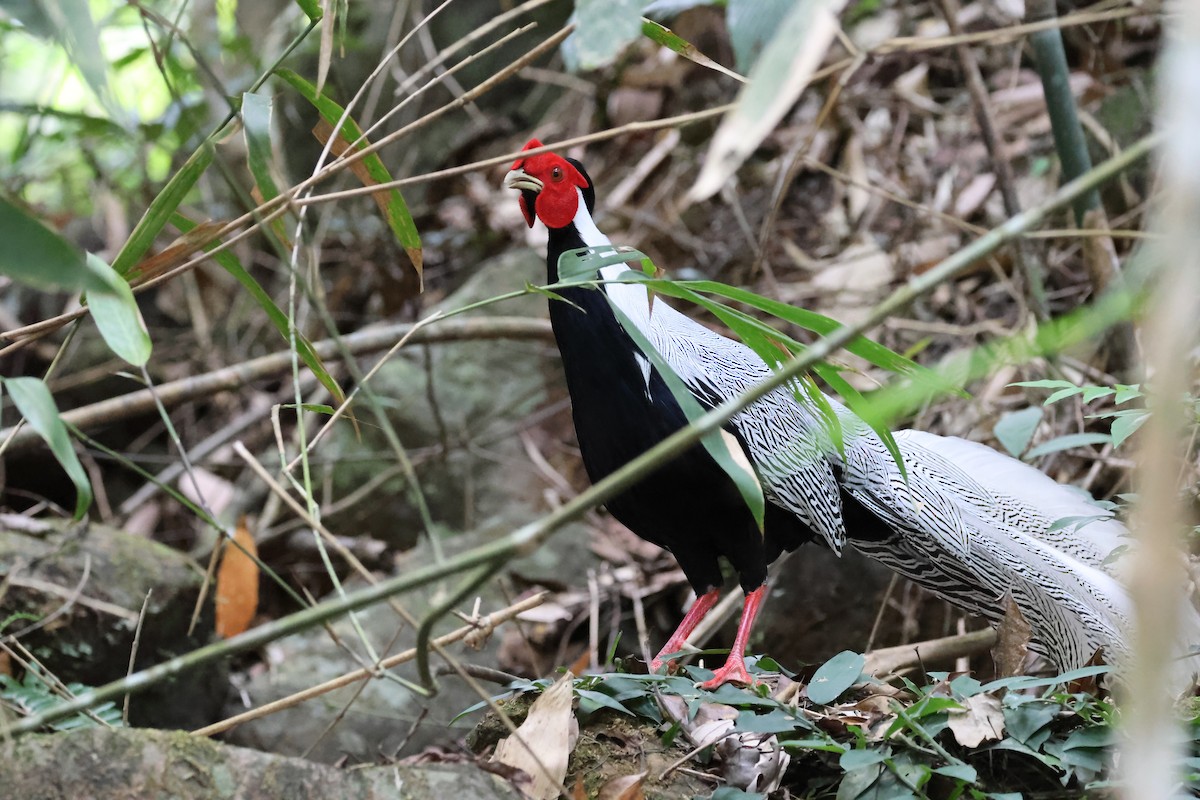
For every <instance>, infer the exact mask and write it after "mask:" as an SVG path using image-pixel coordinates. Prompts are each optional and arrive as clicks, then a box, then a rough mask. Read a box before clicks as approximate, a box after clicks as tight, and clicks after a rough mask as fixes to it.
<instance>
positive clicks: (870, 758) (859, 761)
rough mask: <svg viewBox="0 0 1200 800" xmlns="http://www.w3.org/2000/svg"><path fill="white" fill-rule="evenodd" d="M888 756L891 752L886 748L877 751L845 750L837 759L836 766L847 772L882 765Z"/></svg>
mask: <svg viewBox="0 0 1200 800" xmlns="http://www.w3.org/2000/svg"><path fill="white" fill-rule="evenodd" d="M890 755H891V751H890V750H889V749H888V748H886V747H885V748H880V749H878V750H876V749H868V750H847V751H846V752H844V753H842V757H841V758H839V759H838V766H839V767H841V768H842V769H843V770H845V771H846V772H849V771H850V770H854V769H861V768H863V767H869V766H872V765H873V764H882V763H883V761H884V759H885V758H887V757H888V756H890Z"/></svg>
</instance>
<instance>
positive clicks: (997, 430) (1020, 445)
mask: <svg viewBox="0 0 1200 800" xmlns="http://www.w3.org/2000/svg"><path fill="white" fill-rule="evenodd" d="M1044 413H1045V412H1043V411H1042V408H1041V407H1040V406H1030V407H1028V408H1022V409H1021V410H1020V411H1009V412H1007V413H1006V414H1004V415H1003V416H1001V417H1000V419H999V420H997V421H996V426H995V427H994V428H992V433H994V434H995V435H996V439H997V441H999V442H1000V444H1001V445H1003V446H1004V449H1005V450H1007V451H1008V452H1009V455H1011V456H1013V457H1014V458H1020V457H1021V453H1024V452H1025V448H1027V447H1029V443H1030V442H1031V441H1032V440H1033V433H1034V431H1036V430H1037V426H1038V425H1040V424H1041V422H1042V415H1043V414H1044Z"/></svg>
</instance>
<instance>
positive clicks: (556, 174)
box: [550, 167, 563, 183]
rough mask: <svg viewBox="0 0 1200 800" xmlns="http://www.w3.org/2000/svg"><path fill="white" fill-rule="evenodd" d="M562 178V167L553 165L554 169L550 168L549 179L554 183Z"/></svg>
mask: <svg viewBox="0 0 1200 800" xmlns="http://www.w3.org/2000/svg"><path fill="white" fill-rule="evenodd" d="M562 179H563V168H562V167H555V168H554V169H552V170H550V180H552V181H554V182H555V183H558V182H559V181H561V180H562Z"/></svg>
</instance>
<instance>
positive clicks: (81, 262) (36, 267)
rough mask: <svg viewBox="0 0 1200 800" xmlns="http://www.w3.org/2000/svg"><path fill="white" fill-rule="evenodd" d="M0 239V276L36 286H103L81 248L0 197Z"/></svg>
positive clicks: (48, 288)
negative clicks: (93, 272)
mask: <svg viewBox="0 0 1200 800" xmlns="http://www.w3.org/2000/svg"><path fill="white" fill-rule="evenodd" d="M0 241H3V242H4V246H3V247H0V275H7V276H8V277H10V278H12V279H13V280H15V281H17V282H18V283H24V284H27V285H29V286H32V287H34V288H35V289H43V290H54V289H70V290H80V289H99V288H104V284H103V283H102V282H101V281H98V280H97V279H96V276H95V275H93V274H92V273H91V272H90V271H89V270H88V268H87V260H86V259H85V257H84V254H83V253H82V252H81V251H80V250H77V249H76V248H75V247H74V246H72V245H71V244H70V243H69V242H68V241H67V240H66V239H64V238H62V237H61V236H59V235H58V234H57V233H55V232H54V231H52V230H50V229H49V228H47V227H46V226H45V225H43V224H42V223H41V222H39V221H38V220H36V219H34V218H33V217H31V216H29V214H26V213H25V211H24V210H22V209H21V208H19V207H18V206H16V205H13V204H12V203H10V202H9V201H8V200H6V199H5V198H3V197H0Z"/></svg>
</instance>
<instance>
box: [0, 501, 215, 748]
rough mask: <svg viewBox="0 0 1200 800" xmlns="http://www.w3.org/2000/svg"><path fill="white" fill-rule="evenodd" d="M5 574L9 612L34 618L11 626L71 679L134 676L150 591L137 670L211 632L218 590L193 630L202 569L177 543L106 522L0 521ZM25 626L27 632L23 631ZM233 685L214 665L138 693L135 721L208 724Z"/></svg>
mask: <svg viewBox="0 0 1200 800" xmlns="http://www.w3.org/2000/svg"><path fill="white" fill-rule="evenodd" d="M85 576H86V580H85ZM5 580H7V581H8V585H7V587H6V588H7V591H5V592H3V593H0V620H7V619H10V617H11V616H12V615H13V614H26V615H29V616H30V617H31V620H29V621H25V620H20V619H18V620H14V621H12V622H10V624H9V625H8V626H7V628H6V630H5V633H6V634H9V635H12V634H18V639H19V641H20V642H21V644H22V645H23V646H25V647H26V648H28V649H29V650H30V652H32V653H33V655H34V656H35V657H37V659H38V660H39V661H41V663H42V664H43V665H44V666H45V667H46V668H47V669H48V670H49V671H50V672H52V673H53V674H54V675H56V676H57V677H58V678H59V679H61V680H63V681H67V682H73V681H74V682H79V683H82V684H85V685H87V686H99V685H101V684H104V683H108V682H109V681H112V680H116V679H118V678H121V677H123V676H124V675H125V674H126V672H127V671H128V669H129V654H130V648H131V647H132V644H133V638H134V628H135V627H136V621H137V616H138V613H139V612H140V610H141V608H142V602H143V601H144V600H145V599H146V595H147V594H149V595H150V599H149V602H148V604H147V606H146V618H145V621H144V623H143V626H142V636H141V642H140V644H139V646H138V652H137V660H136V663H135V668H136V669H143V668H145V667H148V666H150V665H152V664H157V663H159V662H161V661H165V660H166V659H169V658H171V657H173V656H176V655H179V654H181V653H186V652H189V651H191V650H194V649H196V648H197V647H200V646H202V645H204V644H207V643H208V641H209V640H210V639H211V638H212V630H213V608H212V601H211V593H210V595H209V598H210V599H209V601H208V602H207V603H206V604H205V606H204V609H203V613H202V614H201V616H200V619H199V620H198V621H197V624H196V628H195V633H194V634H193V635H191V636H189V635H188V633H187V631H188V626H189V623H190V621H191V616H192V610H193V608H194V606H195V603H196V597H197V595H198V593H199V590H200V584H201V582H202V580H203V573H202V572H201V571H200V569H199V568H198V567H196V566H195V564H193V563H192V561H191V560H190V559H188V557H187V556H186V555H184V554H182V553H180V552H178V551H177V550H172V549H171V548H169V547H166V546H164V545H161V544H158V543H157V542H152V541H150V540H148V539H144V538H142V537H138V536H131V535H129V534H127V533H124V532H122V531H119V530H116V529H114V528H109V527H107V526H104V525H98V524H94V523H93V524H87V523H81V524H78V525H72V526H67V527H59V526H54V525H49V524H46V523H41V522H37V523H36V525H35V528H28V526H27V529H26V530H22V531H17V530H9V529H6V528H0V583H3V582H4V581H5ZM72 598H73V599H72ZM33 620H38V621H40V622H41V624H38V623H35V622H33ZM23 629H27V630H28V632H26V633H20V632H21V631H22V630H23ZM227 686H228V683H227V677H226V667H225V665H224V664H222V663H209V664H207V665H205V666H202V667H200V668H198V669H195V670H191V671H189V672H187V673H186V674H184V675H182V676H180V677H177V678H174V679H171V680H168V681H166V682H164V683H160V684H157V685H156V686H154V687H152V688H150V689H148V690H147V691H145V692H143V693H140V694H137V695H135V696H134V697H133V698H132V700H131V702H130V720H131V721H132V722H133V723H134V724H137V725H147V726H154V727H164V728H195V727H200V726H202V725H206V724H208V723H210V722H212V721H213V720H214V719H215V718H216V715H217V713H218V712H219V711H220V709H221V706H222V705H223V703H224V700H225V693H226V691H227Z"/></svg>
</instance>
